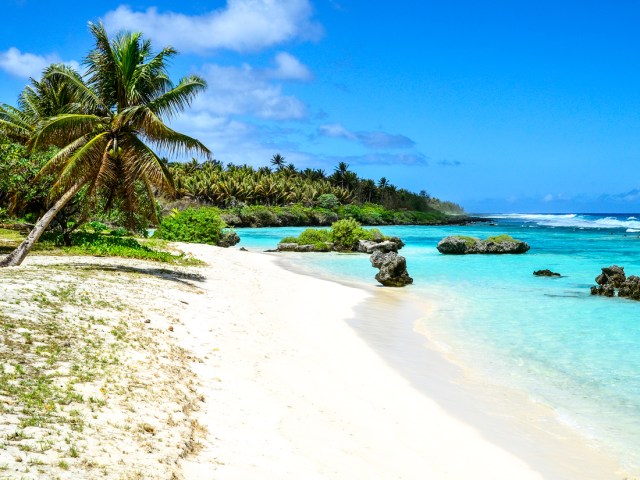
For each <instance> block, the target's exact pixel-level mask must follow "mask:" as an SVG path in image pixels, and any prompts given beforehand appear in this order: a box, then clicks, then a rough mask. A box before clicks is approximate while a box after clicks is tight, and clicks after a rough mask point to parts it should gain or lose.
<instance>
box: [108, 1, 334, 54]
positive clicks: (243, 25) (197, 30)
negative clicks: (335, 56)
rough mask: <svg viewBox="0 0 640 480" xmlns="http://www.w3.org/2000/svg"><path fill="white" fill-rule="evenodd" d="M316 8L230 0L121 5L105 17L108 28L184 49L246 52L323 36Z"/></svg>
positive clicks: (307, 4)
mask: <svg viewBox="0 0 640 480" xmlns="http://www.w3.org/2000/svg"><path fill="white" fill-rule="evenodd" d="M312 14H313V9H312V7H311V4H310V2H309V0H227V5H226V6H225V7H224V8H221V9H218V10H213V11H211V12H209V13H206V14H204V15H194V16H189V15H184V14H181V13H174V12H164V13H161V12H159V11H158V10H157V9H156V8H149V9H147V10H146V11H143V12H138V11H134V10H132V9H131V8H130V7H128V6H120V7H118V8H117V9H116V10H113V11H110V12H108V13H107V14H106V15H105V17H104V23H105V25H106V27H107V29H108V30H109V31H110V32H116V31H119V30H135V31H142V32H144V33H145V35H146V36H148V37H150V38H152V39H153V40H155V41H157V42H159V43H160V44H161V45H162V46H164V45H172V46H173V47H175V48H177V49H178V50H181V51H184V52H201V51H206V50H214V49H228V50H235V51H241V52H244V51H257V50H261V49H263V48H266V47H271V46H274V45H278V44H281V43H284V42H287V41H290V40H293V39H302V40H313V39H317V38H319V37H320V36H321V35H322V27H321V26H320V25H319V24H318V23H316V22H313V21H312V20H311V17H312Z"/></svg>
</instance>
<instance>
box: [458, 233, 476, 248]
mask: <svg viewBox="0 0 640 480" xmlns="http://www.w3.org/2000/svg"><path fill="white" fill-rule="evenodd" d="M455 238H459V239H460V240H464V243H466V244H467V246H468V247H473V246H474V245H475V244H476V242H479V241H480V239H479V238H475V237H467V236H465V235H456V236H455Z"/></svg>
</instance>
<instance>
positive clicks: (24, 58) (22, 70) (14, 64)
mask: <svg viewBox="0 0 640 480" xmlns="http://www.w3.org/2000/svg"><path fill="white" fill-rule="evenodd" d="M52 63H66V64H67V65H69V66H71V67H73V68H75V69H76V70H77V69H79V67H80V65H79V64H78V62H76V61H69V62H63V61H62V60H61V59H60V57H58V55H56V54H48V55H36V54H33V53H27V52H25V53H22V52H21V51H20V50H18V49H17V48H15V47H11V48H9V50H7V51H5V52H0V69H2V70H4V71H6V72H8V73H10V74H11V75H13V76H16V77H22V78H29V77H34V78H40V76H41V75H42V71H43V70H44V69H45V68H47V67H48V66H49V65H51V64H52Z"/></svg>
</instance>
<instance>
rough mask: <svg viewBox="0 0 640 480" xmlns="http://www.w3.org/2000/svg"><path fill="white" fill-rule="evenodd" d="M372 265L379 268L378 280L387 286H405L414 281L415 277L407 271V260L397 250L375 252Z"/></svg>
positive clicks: (372, 256) (371, 259)
mask: <svg viewBox="0 0 640 480" xmlns="http://www.w3.org/2000/svg"><path fill="white" fill-rule="evenodd" d="M369 260H370V261H371V265H372V266H373V267H374V268H379V269H380V271H379V272H378V273H376V280H377V281H378V282H380V283H381V284H382V285H384V286H385V287H404V286H405V285H410V284H412V283H413V278H411V277H410V276H409V273H408V272H407V260H406V259H405V258H404V257H402V256H400V255H398V254H397V253H396V252H388V253H383V252H381V251H376V252H373V255H371V258H370V259H369Z"/></svg>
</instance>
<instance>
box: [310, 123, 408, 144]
mask: <svg viewBox="0 0 640 480" xmlns="http://www.w3.org/2000/svg"><path fill="white" fill-rule="evenodd" d="M318 133H319V134H320V135H323V136H325V137H333V138H343V139H345V140H350V141H353V142H359V143H361V144H362V145H364V146H365V147H369V148H382V149H385V148H411V147H413V146H414V145H415V142H414V141H413V140H411V139H410V138H409V137H405V136H404V135H398V134H393V133H386V132H377V131H375V132H352V131H350V130H348V129H346V128H345V127H343V126H342V125H341V124H339V123H332V124H328V125H321V126H320V127H319V128H318Z"/></svg>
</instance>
